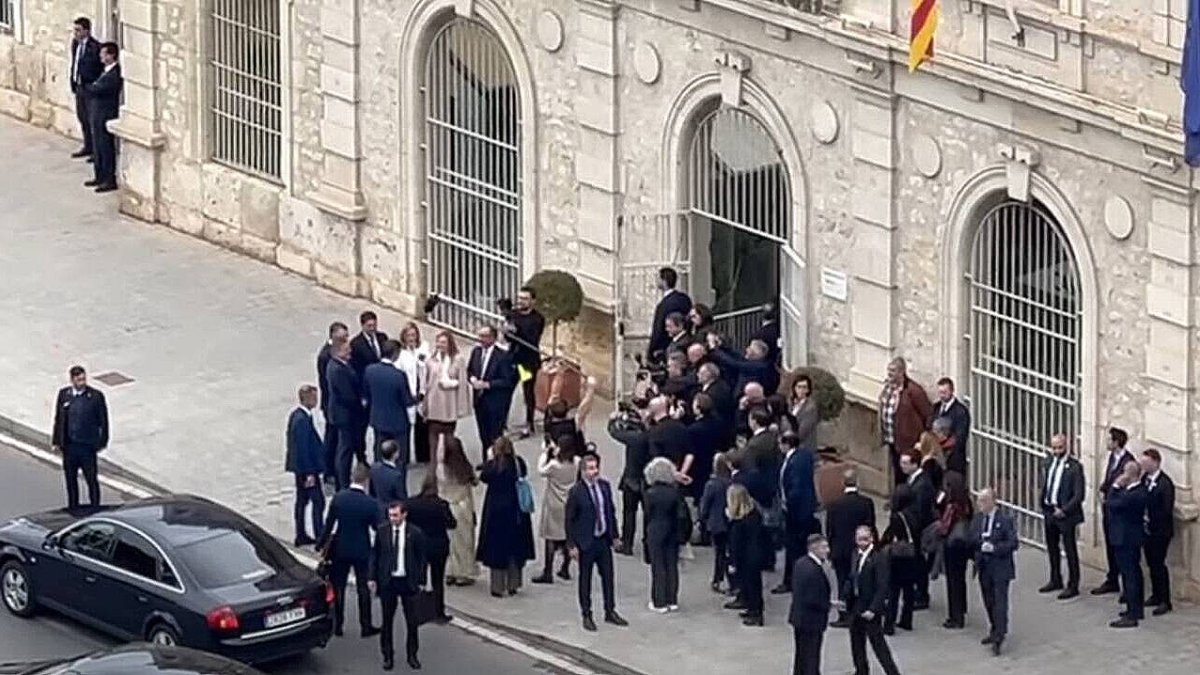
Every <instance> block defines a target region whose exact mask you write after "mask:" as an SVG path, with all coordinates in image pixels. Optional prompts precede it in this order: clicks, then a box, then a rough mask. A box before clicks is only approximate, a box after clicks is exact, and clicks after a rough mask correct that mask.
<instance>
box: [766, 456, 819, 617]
mask: <svg viewBox="0 0 1200 675" xmlns="http://www.w3.org/2000/svg"><path fill="white" fill-rule="evenodd" d="M780 443H781V444H782V446H783V447H784V448H787V456H786V457H785V458H784V460H783V468H781V469H780V470H779V494H780V497H781V498H782V500H783V514H784V559H785V561H786V563H785V567H784V569H783V582H782V583H781V584H779V586H778V587H776V588H774V589H772V591H771V593H773V594H776V595H779V594H782V593H790V592H791V591H792V568H793V567H795V565H796V560H798V559H799V558H800V556H801V555H803V552H804V547H805V545H806V542H807V541H808V535H810V534H812V533H814V532H817V531H819V530H820V528H821V524H820V522H818V521H817V519H816V516H815V514H816V512H817V488H816V484H815V483H814V482H813V474H814V472H815V471H816V455H815V454H814V453H813V451H812V450H811V449H809V448H807V447H801V446H800V437H799V436H797V435H796V434H794V433H791V432H788V433H786V434H784V435H783V438H782V439H781V440H780Z"/></svg>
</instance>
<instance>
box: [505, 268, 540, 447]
mask: <svg viewBox="0 0 1200 675" xmlns="http://www.w3.org/2000/svg"><path fill="white" fill-rule="evenodd" d="M536 305H537V293H536V292H535V291H534V290H533V289H532V288H530V287H529V286H524V287H522V288H521V290H520V291H518V292H517V304H516V307H515V308H514V309H513V311H512V312H510V313H508V314H507V315H506V316H505V319H506V320H507V321H508V324H509V326H510V330H509V335H508V339H509V341H510V342H512V343H513V351H512V358H513V363H514V364H515V365H516V367H517V368H518V378H517V379H518V380H520V383H521V394H522V396H523V398H524V399H525V428H524V429H523V430H522V431H521V438H529V436H530V435H531V434H533V416H534V413H535V412H536V411H537V398H536V396H535V391H536V389H537V376H538V370H540V369H541V367H542V354H541V343H542V333H543V332H544V331H545V330H546V319H545V317H543V316H542V314H541V312H539V311H537V307H536Z"/></svg>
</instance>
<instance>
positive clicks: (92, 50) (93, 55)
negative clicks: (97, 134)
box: [70, 16, 104, 158]
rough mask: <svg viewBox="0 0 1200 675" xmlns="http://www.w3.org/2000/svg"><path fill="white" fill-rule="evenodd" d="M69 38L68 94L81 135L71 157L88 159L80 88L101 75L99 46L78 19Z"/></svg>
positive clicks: (88, 123)
mask: <svg viewBox="0 0 1200 675" xmlns="http://www.w3.org/2000/svg"><path fill="white" fill-rule="evenodd" d="M72 31H73V35H72V38H71V71H70V78H71V93H72V94H74V95H75V116H76V117H77V118H78V119H79V130H80V132H82V134H83V147H82V148H80V149H79V150H76V151H75V152H73V153H71V156H72V157H75V158H79V157H88V158H91V157H92V153H93V152H94V151H95V148H94V146H93V145H92V118H91V116H90V115H89V114H88V98H87V96H86V95H85V94H84V88H85V87H86V86H87V85H89V84H91V83H93V82H95V81H96V78H97V77H100V73H102V72H104V64H102V63H100V42H99V41H97V40H96V38H94V37H92V20H91V19H89V18H87V17H85V16H81V17H79V18H78V19H75V24H74V26H73V27H72Z"/></svg>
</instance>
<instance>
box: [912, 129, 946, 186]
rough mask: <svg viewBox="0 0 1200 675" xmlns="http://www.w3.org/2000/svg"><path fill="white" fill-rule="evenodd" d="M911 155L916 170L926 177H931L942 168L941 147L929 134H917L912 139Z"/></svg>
mask: <svg viewBox="0 0 1200 675" xmlns="http://www.w3.org/2000/svg"><path fill="white" fill-rule="evenodd" d="M912 157H913V164H914V165H915V166H916V167H917V172H918V173H920V174H921V175H922V176H925V177H926V178H933V177H934V176H936V175H938V172H939V171H941V170H942V149H941V148H939V147H938V144H937V141H935V140H933V138H932V137H930V136H927V135H925V134H919V135H917V137H916V138H914V139H913V143H912Z"/></svg>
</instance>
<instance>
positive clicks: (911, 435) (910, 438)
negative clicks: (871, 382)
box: [879, 356, 933, 485]
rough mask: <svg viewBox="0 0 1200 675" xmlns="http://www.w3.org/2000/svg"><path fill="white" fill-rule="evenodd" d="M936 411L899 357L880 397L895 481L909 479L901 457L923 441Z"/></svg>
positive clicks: (881, 426) (881, 423)
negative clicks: (922, 435)
mask: <svg viewBox="0 0 1200 675" xmlns="http://www.w3.org/2000/svg"><path fill="white" fill-rule="evenodd" d="M932 412H933V405H932V404H930V402H929V395H928V394H926V393H925V388H924V387H922V386H921V385H919V384H917V383H916V382H914V381H913V380H910V379H909V378H908V364H907V363H906V362H905V360H904V359H903V358H902V357H899V356H897V357H896V358H894V359H892V362H891V363H889V364H888V372H887V382H885V383H884V385H883V392H882V393H880V395H879V429H880V432H881V438H882V439H883V447H884V449H885V450H886V451H887V453H888V457H890V458H891V463H892V482H893V483H894V484H896V485H899V484H900V483H903V482H904V480H905V476H904V473H903V472H902V471H900V455H901V453H903V452H905V451H907V450H910V449H911V448H912V447H913V446H914V445H916V444H917V441H919V440H920V438H921V433H922V432H924V431H925V429H926V426H925V424H926V422H927V421H928V420H929V416H930V414H932Z"/></svg>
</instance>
